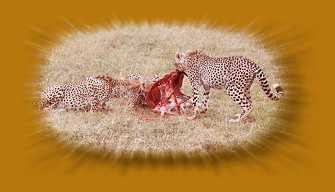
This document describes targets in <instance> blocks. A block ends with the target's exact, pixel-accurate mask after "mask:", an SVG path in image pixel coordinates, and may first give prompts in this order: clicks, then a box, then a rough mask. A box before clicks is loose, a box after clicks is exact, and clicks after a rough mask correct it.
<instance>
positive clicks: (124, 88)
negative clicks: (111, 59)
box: [40, 76, 142, 111]
mask: <svg viewBox="0 0 335 192" xmlns="http://www.w3.org/2000/svg"><path fill="white" fill-rule="evenodd" d="M141 95H142V88H141V87H140V85H139V83H138V82H136V81H128V80H117V79H113V78H111V77H109V76H92V77H87V78H86V79H85V80H82V81H79V82H74V83H65V84H61V85H55V86H51V87H48V88H47V89H46V90H44V91H43V92H42V94H41V100H40V107H41V108H42V109H55V108H63V109H66V110H81V111H98V110H104V109H106V102H107V101H108V100H109V99H110V98H117V97H127V98H129V104H130V105H132V106H134V105H136V104H137V102H139V101H141V100H142V99H141V98H140V97H141Z"/></svg>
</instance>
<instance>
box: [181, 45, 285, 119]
mask: <svg viewBox="0 0 335 192" xmlns="http://www.w3.org/2000/svg"><path fill="white" fill-rule="evenodd" d="M175 66H176V68H177V70H179V71H182V72H184V73H185V75H186V76H187V77H188V78H189V80H190V83H191V86H192V92H193V98H192V105H193V107H194V115H193V116H192V117H191V119H194V118H195V117H196V116H197V113H198V112H199V111H200V110H199V109H198V107H199V105H198V104H197V103H198V98H199V90H200V88H201V87H203V88H204V93H203V100H202V104H201V105H202V107H203V111H202V112H206V111H207V108H208V100H209V92H210V89H211V88H215V89H220V88H222V87H224V88H225V89H226V92H227V94H228V95H229V96H230V97H231V98H232V99H233V101H234V102H235V103H237V104H238V105H240V107H241V108H242V113H241V114H237V115H236V116H237V118H234V119H231V120H230V121H231V122H238V121H241V120H246V118H247V117H248V115H249V113H250V112H251V110H252V105H251V103H252V101H251V96H250V87H251V84H252V83H253V80H254V78H255V77H256V78H257V79H258V80H259V82H260V85H261V87H262V90H263V91H264V92H265V94H266V95H267V96H268V97H269V98H270V99H272V100H278V99H279V98H280V97H281V95H282V94H283V89H282V88H281V87H280V86H279V85H276V86H274V89H275V92H272V91H271V89H270V87H269V84H268V81H267V79H266V77H265V74H264V72H263V70H262V69H261V68H260V67H259V66H258V65H257V64H255V63H254V62H253V61H251V60H249V59H247V58H245V57H243V56H231V57H210V56H208V55H206V54H205V53H203V52H201V51H199V50H196V51H189V52H186V53H177V54H176V57H175Z"/></svg>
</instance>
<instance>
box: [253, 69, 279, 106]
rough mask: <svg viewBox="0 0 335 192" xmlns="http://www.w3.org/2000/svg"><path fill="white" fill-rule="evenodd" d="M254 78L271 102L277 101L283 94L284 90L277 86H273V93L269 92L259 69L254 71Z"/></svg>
mask: <svg viewBox="0 0 335 192" xmlns="http://www.w3.org/2000/svg"><path fill="white" fill-rule="evenodd" d="M255 76H256V77H257V79H258V80H259V82H260V85H261V87H262V90H263V91H264V93H265V94H266V96H268V97H269V98H270V99H271V100H279V99H280V97H281V96H282V95H283V94H284V89H283V88H282V87H281V86H280V85H279V84H274V85H273V89H274V90H275V92H273V91H272V90H271V88H270V86H269V83H268V81H267V79H266V77H265V74H264V72H263V70H262V69H261V68H260V67H258V68H257V69H256V71H255Z"/></svg>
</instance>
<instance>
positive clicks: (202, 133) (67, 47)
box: [39, 24, 285, 154]
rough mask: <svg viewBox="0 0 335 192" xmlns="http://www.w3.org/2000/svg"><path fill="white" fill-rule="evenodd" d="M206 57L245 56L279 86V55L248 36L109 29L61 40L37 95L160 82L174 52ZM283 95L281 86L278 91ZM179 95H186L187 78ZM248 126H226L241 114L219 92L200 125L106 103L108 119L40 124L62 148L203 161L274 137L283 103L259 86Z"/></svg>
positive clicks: (204, 30)
mask: <svg viewBox="0 0 335 192" xmlns="http://www.w3.org/2000/svg"><path fill="white" fill-rule="evenodd" d="M189 49H190V50H193V49H203V50H204V51H205V52H206V53H208V54H210V55H212V56H229V55H244V56H246V57H249V58H250V59H252V60H254V61H256V62H257V63H258V64H259V65H260V66H262V68H263V69H264V71H265V72H266V74H267V76H268V79H269V82H270V83H281V84H283V83H284V82H282V81H280V79H279V78H280V67H279V65H278V63H276V55H274V53H273V52H270V51H269V50H268V49H266V48H265V47H264V45H263V44H262V43H261V42H260V41H258V40H257V39H256V38H254V37H253V36H251V35H248V34H247V33H242V32H231V31H229V30H224V29H210V28H208V27H207V26H205V25H196V26H195V25H183V26H177V25H163V24H155V25H146V24H142V25H114V26H112V27H110V28H103V29H99V30H96V31H89V32H82V31H79V32H75V33H71V34H69V35H67V36H66V37H64V38H63V39H62V40H61V41H60V43H59V44H57V46H55V47H54V48H52V49H51V50H50V52H49V54H48V55H47V57H46V58H47V63H45V65H43V66H42V69H41V78H40V79H39V80H40V82H39V83H40V84H39V85H40V87H42V88H45V87H46V86H50V85H52V84H56V83H62V82H66V81H75V80H79V79H82V78H84V77H86V76H89V75H98V74H109V75H111V76H113V77H116V78H125V77H126V76H127V75H128V74H130V73H139V74H143V75H147V76H152V75H153V74H159V75H162V74H164V73H166V72H168V71H169V70H171V69H172V68H173V61H174V56H175V53H176V52H177V51H186V50H189ZM283 86H284V87H285V84H284V85H283ZM183 89H184V92H185V93H186V94H188V95H191V91H190V85H189V82H188V80H187V78H185V80H184V86H183ZM252 98H253V101H254V103H253V104H254V110H253V112H252V116H253V117H254V118H255V119H256V121H255V122H253V123H246V124H243V123H229V122H228V121H229V119H230V118H231V117H232V116H233V115H234V114H236V113H238V112H239V110H240V109H239V107H238V106H237V105H236V104H234V103H233V102H232V101H231V99H230V98H229V97H228V96H226V94H225V92H224V91H222V90H212V94H211V99H210V102H209V111H208V113H207V114H206V115H203V116H201V118H200V119H197V120H194V121H189V120H187V119H186V116H167V117H164V118H160V117H159V115H158V114H155V113H153V112H151V111H149V110H143V109H138V110H137V111H134V110H132V109H129V108H126V107H124V106H125V105H123V104H124V103H125V101H124V100H123V99H114V100H112V101H110V102H109V103H108V105H109V106H110V107H111V108H112V112H109V113H102V112H101V113H100V112H99V113H84V112H64V111H61V110H56V111H49V112H45V115H43V122H45V123H47V125H48V126H49V127H50V128H51V129H52V130H53V131H54V132H56V133H57V134H58V135H60V136H62V137H60V138H62V140H64V141H65V142H67V143H71V144H76V145H79V146H88V147H90V148H92V149H97V150H102V151H105V152H114V153H115V154H119V153H124V152H127V153H134V152H142V153H145V154H148V153H153V154H164V153H166V152H176V153H177V152H182V153H192V152H197V153H199V154H206V153H208V152H209V151H211V150H212V149H213V148H214V149H215V150H217V149H219V150H228V151H229V150H233V149H234V148H235V147H238V146H243V145H247V144H250V143H257V142H258V139H260V138H261V137H262V136H264V135H266V134H267V133H268V132H270V131H271V128H272V127H273V126H272V123H273V122H275V121H276V118H277V117H276V114H277V112H278V111H279V106H280V102H273V101H270V100H269V99H268V98H266V96H265V94H264V93H263V92H262V90H261V89H260V87H259V85H258V83H257V82H255V83H254V85H253V87H252Z"/></svg>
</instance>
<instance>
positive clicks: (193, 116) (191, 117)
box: [187, 115, 197, 120]
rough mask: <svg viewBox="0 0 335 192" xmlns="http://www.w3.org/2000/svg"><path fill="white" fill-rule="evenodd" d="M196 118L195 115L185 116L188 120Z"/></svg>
mask: <svg viewBox="0 0 335 192" xmlns="http://www.w3.org/2000/svg"><path fill="white" fill-rule="evenodd" d="M196 118H197V116H196V115H192V116H190V117H187V119H188V120H194V119H196Z"/></svg>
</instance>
